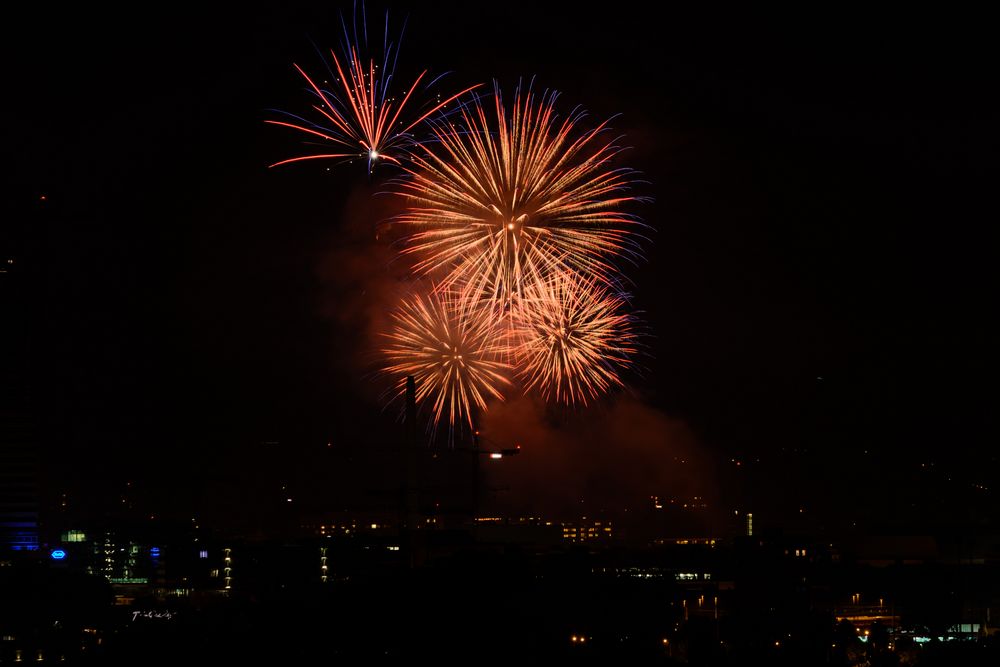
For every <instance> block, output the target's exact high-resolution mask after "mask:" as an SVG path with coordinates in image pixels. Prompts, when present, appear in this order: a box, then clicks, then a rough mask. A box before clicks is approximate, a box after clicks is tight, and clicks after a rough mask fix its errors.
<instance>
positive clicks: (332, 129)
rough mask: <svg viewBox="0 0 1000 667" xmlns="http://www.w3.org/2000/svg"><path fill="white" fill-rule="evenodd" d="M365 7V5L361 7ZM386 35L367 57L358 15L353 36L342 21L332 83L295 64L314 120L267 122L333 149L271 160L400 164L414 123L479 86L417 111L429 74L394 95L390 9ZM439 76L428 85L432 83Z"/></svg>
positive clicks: (290, 117) (395, 49) (293, 118)
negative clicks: (377, 51) (377, 52)
mask: <svg viewBox="0 0 1000 667" xmlns="http://www.w3.org/2000/svg"><path fill="white" fill-rule="evenodd" d="M362 11H363V8H362ZM385 20H386V24H385V40H384V43H383V56H382V59H381V62H380V63H377V62H376V60H375V58H368V59H365V58H363V57H362V55H361V48H360V43H359V40H358V39H357V17H355V21H354V39H353V40H352V39H351V35H350V34H349V32H348V29H347V25H346V23H345V24H344V46H343V55H342V58H338V57H337V54H336V53H335V52H334V51H333V50H331V51H330V55H331V57H332V59H333V68H329V73H330V77H331V78H332V79H334V82H333V83H334V86H333V87H332V88H325V87H324V86H325V85H327V82H326V81H324V82H322V83H323V85H319V84H318V83H317V82H316V80H315V79H314V78H313V77H310V76H309V75H308V74H306V72H305V70H303V69H302V68H301V67H299V66H298V65H295V69H296V70H297V71H298V72H299V74H301V75H302V78H303V79H305V81H306V83H307V85H308V88H309V92H310V93H312V95H313V97H314V103H313V104H312V106H311V110H312V111H313V112H314V117H315V120H308V119H306V118H303V117H300V116H297V115H294V114H290V113H286V112H281V113H283V115H284V116H285V117H286V118H288V120H268V121H266V122H267V123H270V124H272V125H280V126H283V127H288V128H291V129H293V130H297V131H299V132H303V133H305V134H307V135H309V138H310V139H316V138H318V139H322V140H323V142H324V145H328V146H332V147H333V151H334V152H330V151H328V150H327V151H323V152H318V153H311V154H308V155H300V156H298V157H293V158H289V159H287V160H281V161H280V162H276V163H274V164H272V165H271V166H272V167H276V166H278V165H282V164H288V163H290V162H300V161H302V160H316V159H345V160H346V159H351V160H353V159H358V158H360V159H363V160H367V163H368V171H369V173H371V170H372V168H373V167H374V166H375V164H376V163H378V162H380V161H384V162H389V163H392V164H397V165H398V164H399V156H398V155H399V152H400V151H401V149H403V148H405V147H407V146H410V145H411V144H413V143H414V140H413V137H412V135H411V134H410V132H411V130H413V129H414V128H415V127H416V126H418V125H419V124H421V123H422V122H424V121H425V120H426V119H427V118H429V117H430V116H432V115H433V114H435V113H437V112H438V111H440V110H441V109H443V108H444V107H445V106H447V105H448V104H449V103H451V102H452V101H454V100H455V99H456V98H458V97H461V96H462V95H464V94H465V93H468V92H469V91H472V90H475V89H476V88H478V87H479V85H478V84H477V85H475V86H470V87H469V88H466V89H465V90H463V91H461V92H459V93H456V94H454V95H451V96H449V97H447V98H446V99H444V100H443V101H441V98H440V96H436V97H435V100H436V102H434V103H432V104H426V105H424V106H423V108H422V109H421V110H419V111H417V112H416V113H412V109H411V108H410V107H412V106H413V98H414V96H415V94H416V96H418V97H419V95H420V93H419V92H418V91H417V89H418V87H419V86H420V84H421V82H422V81H423V80H424V78H425V77H426V76H427V70H424V71H423V72H421V73H420V74H419V75H418V76H417V78H416V79H414V81H413V83H412V84H410V86H409V87H408V88H407V89H406V92H405V93H404V94H403V95H402V97H401V98H397V97H395V96H393V95H392V91H391V88H390V86H392V85H393V83H394V81H393V80H394V78H395V77H394V71H395V68H396V61H397V59H398V57H399V48H398V46H397V45H395V44H393V43H390V42H389V15H388V14H386V19H385ZM363 24H364V29H363V33H362V34H363V35H364V43H365V45H367V43H368V34H367V33H368V26H367V20H366V19H364V18H363ZM440 78H441V77H438V78H437V79H435V80H434V81H432V82H430V84H428V86H427V88H429V87H431V86H432V85H433V84H434V83H436V82H437V81H438V80H439V79H440Z"/></svg>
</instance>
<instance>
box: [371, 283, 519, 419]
mask: <svg viewBox="0 0 1000 667" xmlns="http://www.w3.org/2000/svg"><path fill="white" fill-rule="evenodd" d="M391 320H392V329H391V331H390V333H388V334H385V337H386V341H385V346H384V348H383V350H382V352H383V357H384V359H385V365H384V367H383V369H382V372H383V374H384V375H386V376H389V377H391V378H393V379H394V380H395V392H396V394H397V395H402V394H403V392H404V391H405V385H406V376H408V375H412V376H413V378H414V380H415V382H416V386H417V394H416V400H417V402H418V403H421V404H422V403H423V402H424V401H425V400H427V399H429V400H430V401H431V402H432V406H431V412H432V423H431V427H432V430H433V431H434V432H436V430H437V428H438V426H439V425H440V423H441V422H442V421H445V422H447V424H448V427H449V432H453V431H454V429H455V427H456V425H462V424H464V425H467V426H468V427H469V428H470V430H472V429H474V427H473V417H474V415H473V413H474V411H476V410H484V409H485V408H486V404H487V402H488V401H489V400H491V399H496V400H504V396H503V394H502V393H501V392H502V389H503V388H505V387H507V386H509V385H510V384H511V381H510V379H509V378H508V374H509V371H510V366H509V365H508V364H507V363H506V362H504V361H503V360H502V358H501V356H500V351H501V347H502V341H501V340H500V338H499V337H498V336H497V333H496V330H495V323H494V321H493V318H492V317H491V316H490V313H489V312H488V311H486V310H484V309H475V308H468V307H466V305H465V304H463V302H462V301H461V300H459V299H458V298H457V297H456V295H455V294H454V293H452V292H449V291H445V290H436V289H432V290H431V291H430V292H429V293H428V294H426V295H420V294H417V295H414V296H411V297H410V298H407V299H404V300H403V301H402V303H401V304H400V305H399V307H398V308H397V309H396V310H395V311H394V312H393V313H392V315H391Z"/></svg>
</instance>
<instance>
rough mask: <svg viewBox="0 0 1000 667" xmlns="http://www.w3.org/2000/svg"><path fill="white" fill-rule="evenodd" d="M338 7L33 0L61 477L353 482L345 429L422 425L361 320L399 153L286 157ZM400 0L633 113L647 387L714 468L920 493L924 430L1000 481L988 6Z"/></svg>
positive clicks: (236, 491)
mask: <svg viewBox="0 0 1000 667" xmlns="http://www.w3.org/2000/svg"><path fill="white" fill-rule="evenodd" d="M340 9H341V7H338V6H337V5H336V4H335V3H318V4H317V6H313V7H305V8H304V7H301V6H300V7H291V6H288V5H286V4H284V3H274V4H272V5H271V7H270V8H268V9H264V10H250V9H248V8H246V7H239V6H234V7H233V8H232V10H231V11H228V12H224V11H221V10H212V12H211V13H207V14H206V13H205V10H204V9H203V8H199V9H198V10H197V11H194V10H184V9H179V8H177V6H175V5H166V6H163V7H161V9H160V11H159V12H158V13H155V18H154V19H153V20H148V19H147V18H145V17H141V18H140V16H139V15H138V14H137V15H135V16H129V15H124V16H123V15H120V14H112V13H111V12H110V11H106V10H102V9H99V8H94V7H90V6H87V7H82V6H81V7H77V8H74V9H71V10H70V11H69V13H65V14H64V13H61V12H56V11H55V10H50V9H44V10H42V9H39V10H37V11H35V12H33V13H27V14H22V15H21V16H20V18H19V20H17V21H13V20H12V21H8V22H6V23H7V25H6V29H5V31H4V32H5V33H6V34H5V36H4V39H3V40H0V43H2V47H0V48H2V49H3V57H2V60H0V62H2V63H3V65H2V67H3V82H4V90H5V103H4V105H3V109H2V111H0V114H2V118H3V122H2V124H0V126H2V131H3V133H4V137H3V146H4V147H5V158H6V159H5V160H4V163H5V167H6V175H5V177H4V179H3V180H4V185H5V194H4V196H3V202H2V206H3V209H2V218H0V220H2V222H0V225H2V236H0V250H2V251H3V252H4V253H5V254H6V256H10V257H13V258H16V260H17V267H18V276H17V277H18V279H19V280H20V285H22V286H23V289H22V290H21V293H22V294H24V295H27V296H26V297H25V298H26V301H27V306H26V307H25V308H24V309H23V322H25V323H26V325H25V326H23V327H22V326H20V325H16V324H11V323H7V324H5V327H6V328H7V329H8V332H7V333H6V335H7V336H8V339H9V342H8V343H5V349H4V354H5V355H8V357H9V358H10V359H14V360H15V363H14V364H13V366H15V367H17V368H19V369H21V371H22V372H21V374H20V375H21V378H22V379H21V380H11V382H15V381H16V382H21V384H19V385H18V386H19V387H21V386H23V387H24V391H25V392H26V393H27V395H28V396H29V397H30V411H31V413H32V414H33V415H34V418H35V419H36V421H37V423H38V428H37V434H38V441H39V448H40V451H41V452H42V459H43V465H42V470H43V477H44V480H45V491H46V493H47V494H48V495H49V496H50V497H51V496H54V495H56V494H57V493H62V492H63V491H65V492H67V493H69V494H70V496H71V497H72V498H73V499H74V503H75V504H76V506H78V507H81V508H84V509H82V510H81V511H91V510H94V511H96V510H97V509H99V508H101V507H103V506H104V505H106V504H108V503H113V502H114V501H115V499H116V498H117V497H118V495H119V494H120V492H121V489H122V484H123V483H124V481H125V480H130V481H132V482H133V483H134V484H135V485H137V487H140V488H142V489H143V491H142V492H141V495H142V503H144V507H147V508H153V509H154V510H155V511H159V512H161V513H165V514H170V513H171V512H176V513H177V514H179V515H180V514H184V513H185V512H188V511H190V510H192V509H193V510H196V511H201V510H202V509H204V508H206V507H207V506H209V505H212V504H215V505H219V506H226V507H232V506H234V505H235V501H233V500H232V499H233V498H235V497H239V498H243V497H250V496H254V495H255V493H256V490H258V489H263V488H269V487H268V485H269V484H271V479H272V476H275V475H277V476H281V475H287V476H288V477H289V478H296V477H298V478H299V480H300V482H301V479H302V478H306V477H311V478H312V479H313V481H312V483H313V486H315V487H317V488H318V487H324V486H329V484H328V483H327V482H325V481H324V480H325V479H328V478H327V477H325V476H324V474H325V473H324V474H320V473H317V471H319V470H322V469H321V468H317V467H316V465H317V461H318V460H319V458H318V457H320V456H321V455H322V452H323V451H324V448H325V447H326V443H327V442H332V443H335V445H336V447H337V448H351V447H356V448H358V449H361V450H363V449H364V448H369V449H372V450H377V449H378V448H379V447H383V446H384V444H385V442H386V441H387V440H388V439H391V438H392V437H393V434H394V433H396V431H395V429H396V426H395V425H394V423H393V419H394V413H393V412H391V411H389V412H382V408H381V406H380V404H379V403H378V401H377V395H378V392H377V390H376V389H375V388H373V387H372V386H371V383H370V382H369V380H368V379H366V378H365V377H363V369H364V367H365V364H366V363H367V362H366V359H365V358H364V355H363V351H362V349H361V347H362V346H361V345H360V344H359V342H363V339H364V338H365V332H367V331H368V330H369V327H370V325H371V322H370V321H369V319H370V315H371V310H372V299H375V298H376V297H375V296H373V295H375V294H376V293H377V290H376V287H375V285H376V283H377V282H378V280H380V278H379V276H384V275H385V274H386V273H388V272H391V270H392V267H389V266H387V265H386V263H385V262H382V263H380V262H379V261H378V258H380V257H383V258H384V257H388V254H387V253H385V252H381V254H380V251H379V250H378V249H377V248H375V249H374V250H373V247H374V243H373V237H374V226H373V224H370V223H372V222H373V221H374V220H376V219H377V218H378V215H379V212H380V211H381V210H382V209H380V208H379V207H381V206H383V204H381V203H378V202H376V203H375V204H371V205H370V206H369V204H370V202H371V201H372V200H371V198H370V195H371V194H372V192H374V191H375V190H377V189H378V188H377V183H376V184H375V185H372V184H370V183H369V182H368V179H367V176H366V175H365V173H364V168H363V167H361V166H360V165H357V164H356V165H342V166H336V165H333V164H330V165H326V164H321V163H319V162H315V163H312V164H309V163H307V164H303V165H292V166H289V167H285V168H277V169H268V168H267V165H268V164H270V163H272V162H275V161H277V160H280V159H283V158H285V157H289V156H291V155H295V154H299V153H298V151H300V150H301V144H300V138H299V137H297V136H295V135H294V133H290V132H285V131H282V130H281V129H280V128H275V127H271V126H267V125H265V123H264V122H263V121H264V120H265V119H267V118H273V117H274V115H273V112H270V111H269V109H284V110H292V111H297V110H299V109H301V108H303V105H304V104H305V102H306V99H307V97H306V95H305V93H304V92H303V89H302V84H301V80H300V79H299V78H298V75H297V74H296V73H295V71H294V69H293V68H292V63H293V62H297V63H300V64H302V65H303V66H304V67H306V68H307V69H309V68H313V69H316V68H318V67H319V66H320V61H319V60H318V56H317V55H316V54H315V51H314V50H313V43H315V44H316V45H318V46H320V47H322V48H326V47H330V46H336V45H337V43H338V39H339V30H340V26H339V17H338V11H339V10H340ZM344 9H345V10H347V11H349V7H348V6H346V5H345V6H344ZM391 11H392V18H393V22H394V25H395V26H396V27H397V29H398V25H399V21H400V20H401V19H402V18H403V16H405V15H406V14H407V13H408V14H409V24H408V27H407V32H406V37H405V42H404V45H403V54H402V57H401V61H400V71H401V72H402V73H405V74H409V75H412V74H415V72H416V71H419V70H418V68H423V67H427V68H430V69H431V70H432V71H433V72H436V73H439V72H443V71H451V72H452V73H451V74H450V75H449V76H448V77H447V78H446V79H445V88H449V87H450V88H455V89H457V88H458V87H459V86H464V85H469V84H471V83H476V82H485V83H489V82H491V81H492V80H493V79H496V80H497V81H499V83H500V84H501V86H502V87H503V89H504V90H506V91H510V90H512V88H513V86H514V85H515V84H516V83H517V81H518V78H519V77H524V78H525V79H528V78H531V77H532V76H534V77H536V86H537V87H539V88H546V87H551V88H555V89H558V90H560V91H561V92H562V98H561V100H562V102H561V108H562V109H563V110H564V111H569V110H570V109H571V108H572V107H573V106H575V105H577V104H581V105H583V106H584V107H586V108H587V109H588V110H589V112H590V114H591V115H590V118H591V119H603V118H606V117H609V116H612V115H614V114H620V115H619V116H617V117H616V118H615V120H614V122H613V124H614V127H615V129H616V130H617V131H619V132H620V133H622V134H623V135H624V137H625V138H624V139H623V143H624V144H625V145H628V146H631V149H630V150H629V151H628V152H627V153H626V155H625V157H624V158H623V162H624V163H625V164H627V165H628V166H631V167H633V168H635V169H638V170H639V171H641V172H642V173H643V175H644V178H645V179H646V180H648V181H649V185H647V186H645V188H646V190H645V191H644V192H642V193H641V194H644V195H646V196H649V197H651V198H652V199H653V202H652V203H649V204H645V205H643V206H642V207H641V208H640V209H639V210H638V212H639V213H640V214H641V215H642V216H643V218H644V220H645V221H646V222H647V223H648V224H649V225H650V226H651V227H653V228H654V229H655V232H653V233H652V235H651V236H652V242H651V243H650V244H648V245H647V246H646V249H645V250H646V256H647V259H646V261H645V263H643V264H641V265H640V266H638V267H636V268H634V269H631V270H630V271H629V276H630V277H631V278H632V279H633V280H634V283H635V285H634V288H633V292H634V294H635V305H636V309H637V310H639V311H641V312H642V315H643V317H644V318H645V319H646V321H647V322H648V330H649V337H648V339H647V341H646V344H647V346H648V354H647V355H645V356H644V357H643V358H642V359H641V366H642V369H641V372H638V373H635V374H633V375H632V376H630V378H629V383H630V398H628V401H630V402H631V403H634V404H637V405H641V406H643V408H642V409H643V410H646V411H648V412H649V413H650V414H655V415H658V416H657V417H655V418H652V422H651V423H654V422H656V420H658V419H660V418H661V417H662V419H664V420H668V421H669V422H670V423H671V424H675V425H677V424H683V425H684V429H687V431H686V433H687V435H685V438H687V439H688V440H689V446H690V447H691V448H692V449H693V450H695V451H697V452H698V453H699V456H700V457H701V458H702V459H703V460H704V461H705V464H704V465H705V469H706V470H713V471H714V472H712V473H711V480H712V482H711V484H714V485H722V484H728V483H729V482H728V481H727V480H728V479H729V478H728V477H727V475H728V473H726V472H725V470H723V468H724V466H723V464H722V463H721V462H725V461H728V460H731V458H733V457H750V458H757V457H762V458H763V459H764V460H765V461H768V462H770V465H771V466H772V467H770V468H768V469H767V471H766V472H765V473H763V476H764V477H765V478H768V479H772V480H773V479H778V478H782V477H783V476H784V474H783V473H784V471H787V470H792V468H789V466H792V467H793V468H794V470H795V471H796V472H795V473H794V474H793V475H792V477H794V476H795V475H798V474H800V472H801V470H802V469H806V470H812V471H814V472H815V474H817V475H821V474H823V473H821V472H820V471H822V470H835V471H837V472H836V473H827V474H826V475H827V476H826V477H824V479H823V480H819V479H818V478H817V480H811V479H809V478H805V479H804V480H798V481H797V482H789V486H788V487H784V486H782V487H780V489H778V490H776V491H775V492H774V493H775V494H776V495H778V496H781V497H783V498H785V497H791V496H790V495H789V494H791V495H794V493H793V491H794V492H795V493H797V492H799V491H801V490H802V488H801V487H808V486H810V485H811V484H812V483H813V481H815V482H816V484H818V485H819V486H823V485H826V486H825V487H824V488H833V489H836V488H838V487H839V486H840V485H841V484H842V485H843V488H848V486H849V485H852V484H855V483H857V480H852V479H847V478H845V477H838V476H839V475H843V474H845V473H844V471H847V470H855V471H856V472H857V474H860V475H867V476H868V477H866V478H865V479H872V478H875V479H878V478H882V479H888V480H890V481H889V482H888V483H889V485H890V486H891V487H892V488H890V489H889V491H888V492H887V493H888V494H889V495H892V496H897V495H899V494H900V493H904V494H905V493H906V492H907V491H910V492H914V491H916V490H918V487H917V486H915V485H918V484H919V483H924V482H927V480H924V482H921V481H920V480H916V478H913V477H912V476H909V473H908V472H905V470H904V471H903V472H900V473H899V474H896V475H894V476H892V475H890V472H891V471H896V472H899V471H901V470H903V469H904V468H905V467H906V466H908V465H910V464H911V463H913V462H915V461H924V460H926V461H928V462H930V461H933V462H935V464H936V465H938V466H941V465H948V466H950V468H949V470H952V471H954V472H955V475H956V478H959V477H960V479H962V480H964V481H965V482H969V483H971V482H973V481H977V480H978V481H986V480H995V478H996V472H995V470H996V459H995V458H993V457H994V451H995V443H996V435H997V433H996V421H995V416H994V415H995V402H994V398H995V390H993V389H992V387H993V384H994V376H995V363H994V360H995V351H994V350H995V344H994V343H995V340H996V333H997V332H996V329H995V327H994V325H993V324H992V321H991V320H992V319H993V316H994V311H995V306H996V299H995V291H994V289H993V287H992V284H993V280H991V279H992V278H993V277H994V274H995V264H994V262H993V259H994V257H995V252H996V244H995V242H994V239H993V237H994V234H993V228H994V227H995V225H996V220H997V215H996V212H995V208H996V207H995V202H994V201H993V199H994V198H993V197H992V196H991V195H992V192H993V190H994V189H995V187H996V180H995V174H996V170H995V160H996V155H997V148H998V141H997V139H998V131H997V123H996V119H997V92H996V74H995V63H996V62H997V61H998V54H997V53H996V41H995V39H994V38H993V36H992V35H990V34H988V31H989V29H990V28H989V25H990V24H989V23H988V22H987V21H985V18H984V17H976V16H971V15H969V16H966V15H962V16H959V15H956V14H949V15H939V14H931V13H926V14H897V13H889V12H884V13H882V14H872V13H871V10H870V8H865V9H864V10H862V9H849V8H846V7H845V6H842V5H831V6H830V7H828V8H827V9H825V10H819V9H817V10H811V12H810V13H809V14H798V15H787V14H782V15H777V14H773V15H758V14H754V15H751V14H742V15H730V14H726V13H724V12H722V11H721V10H719V11H711V12H705V13H702V14H694V13H689V12H680V11H675V10H673V9H667V10H666V17H667V18H666V19H663V18H661V17H659V16H657V15H655V14H654V13H653V12H652V11H651V10H649V9H646V8H642V7H641V6H638V5H637V6H634V7H630V6H629V4H628V3H626V4H621V3H618V4H613V5H610V6H609V7H608V8H607V9H606V10H605V11H602V12H601V13H587V12H585V11H584V10H582V9H581V6H580V5H579V4H578V3H556V4H549V3H545V4H544V6H542V3H505V4H503V5H483V6H481V7H474V6H472V5H468V4H467V3H444V4H442V3H428V4H427V5H426V6H416V5H415V6H392V7H391ZM908 11H911V12H912V11H913V9H912V8H910V9H909V10H908ZM248 12H258V13H248ZM370 13H371V14H374V15H379V14H380V11H379V10H378V9H377V8H374V7H370ZM327 166H329V167H330V169H329V170H327V169H326V167H327ZM378 178H379V177H378V175H377V176H376V179H375V180H376V181H378ZM42 197H44V200H43V199H42ZM368 208H370V210H367V211H366V212H365V213H364V214H359V213H358V211H364V210H365V209H368ZM352 255H354V256H355V257H356V258H357V259H358V260H359V261H355V262H351V261H350V258H351V256H352ZM369 258H375V261H367V260H368V259H369ZM362 260H363V261H362ZM12 312H18V313H21V312H22V311H17V310H12ZM19 319H20V318H19ZM2 321H3V322H8V320H7V318H4V320H2ZM631 403H630V404H631ZM617 409H618V408H616V407H615V404H614V403H613V402H612V403H611V404H609V405H606V406H602V407H600V408H598V412H597V415H598V416H597V417H594V416H593V415H591V416H589V417H587V418H588V419H600V418H602V417H601V415H613V414H616V412H615V410H617ZM601 410H603V411H604V412H601ZM511 411H512V413H513V414H516V410H514V409H511ZM608 418H609V419H610V417H608ZM560 419H561V422H560V423H561V424H564V425H565V424H567V423H571V422H573V419H574V418H573V417H572V416H570V417H567V416H565V415H563V416H562V417H561V418H560ZM516 424H517V422H516V420H514V426H513V427H512V426H511V425H510V424H508V425H507V426H505V428H508V429H513V430H512V431H511V437H526V438H529V439H530V437H531V435H530V429H529V428H528V427H527V426H526V427H525V434H524V435H523V436H519V435H518V433H517V430H516V428H515V427H516ZM505 432H506V431H505ZM571 440H572V438H569V439H567V441H571ZM267 443H278V444H267ZM567 446H571V442H570V444H569V445H567ZM608 446H609V447H610V446H613V443H608ZM686 446H688V445H686ZM796 449H798V450H806V451H808V452H812V453H811V454H809V458H808V461H806V462H804V463H802V464H801V465H802V466H805V468H802V467H794V466H799V465H800V464H799V463H796V462H794V461H792V460H791V458H790V456H791V455H790V452H791V451H793V450H796ZM587 451H589V450H587ZM626 451H627V448H626ZM866 452H867V453H866ZM866 457H868V458H866ZM529 460H530V459H529V458H525V461H529ZM524 465H528V464H527V463H524ZM906 470H909V468H906ZM331 474H332V473H331ZM623 474H624V475H625V476H626V477H627V473H623ZM927 483H929V482H927ZM963 483H964V482H963ZM893 485H895V486H893ZM793 487H794V488H793ZM789 489H791V490H789ZM796 489H798V491H796ZM349 490H350V489H348V491H349ZM345 493H347V492H345ZM963 493H964V492H963ZM258 495H259V494H258ZM347 495H349V493H347ZM963 497H965V496H963ZM227 499H228V500H227ZM729 500H732V499H729ZM756 500H757V501H758V502H761V503H764V502H765V500H764V499H763V498H760V497H758V498H757V499H756ZM540 502H541V501H540ZM789 502H792V503H794V502H796V501H795V500H794V499H792V500H790V501H789ZM989 502H992V503H994V505H995V502H996V501H995V500H990V501H989ZM227 503H229V504H227ZM529 504H530V503H529ZM206 511H208V510H206ZM223 514H224V512H223Z"/></svg>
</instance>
